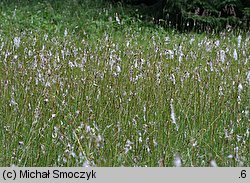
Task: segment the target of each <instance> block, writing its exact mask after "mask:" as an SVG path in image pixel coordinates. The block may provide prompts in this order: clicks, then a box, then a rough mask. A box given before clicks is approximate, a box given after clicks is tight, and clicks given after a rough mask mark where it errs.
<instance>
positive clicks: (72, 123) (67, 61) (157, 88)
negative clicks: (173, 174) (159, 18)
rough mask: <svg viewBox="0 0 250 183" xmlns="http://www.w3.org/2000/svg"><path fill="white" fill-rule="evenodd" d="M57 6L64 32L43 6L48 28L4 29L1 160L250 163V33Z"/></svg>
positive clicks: (0, 79) (25, 163) (119, 163)
mask: <svg viewBox="0 0 250 183" xmlns="http://www.w3.org/2000/svg"><path fill="white" fill-rule="evenodd" d="M86 2H87V5H86V6H87V7H91V6H90V4H91V3H93V1H86ZM88 3H90V4H88ZM88 5H89V6H88ZM91 5H93V4H91ZM31 6H35V7H36V6H39V7H40V6H42V7H43V6H45V5H43V4H39V5H35V4H32V5H31ZM71 6H73V7H74V4H73V5H72V4H71ZM45 7H47V5H46V6H45ZM56 7H62V9H61V10H62V12H63V13H64V14H65V15H67V16H65V15H64V14H60V13H59V12H61V11H54V10H53V8H56ZM51 8H52V9H51ZM51 8H50V10H48V12H47V14H49V13H50V11H53V13H54V14H58V16H57V17H55V19H53V21H58V24H59V22H61V24H62V25H61V24H59V25H61V28H60V26H59V25H58V24H55V25H54V24H52V23H49V24H48V23H46V21H45V20H44V19H42V17H43V14H39V12H33V14H35V13H37V14H36V16H34V17H33V18H34V19H35V20H36V18H37V17H40V19H39V22H41V24H42V25H43V26H41V27H39V26H38V27H36V29H32V28H30V26H29V28H27V27H22V31H19V32H18V31H17V32H15V33H13V34H9V33H8V31H7V30H8V26H10V28H11V27H12V28H13V27H14V26H17V27H18V26H23V24H24V25H25V22H26V21H27V22H28V20H27V18H23V20H22V22H23V24H22V25H19V23H16V24H14V23H15V22H14V23H13V24H8V26H2V27H0V31H1V30H2V33H0V96H1V100H0V109H1V110H0V127H1V130H0V137H1V141H0V153H1V156H0V165H1V166H11V165H15V166H85V167H89V166H176V167H180V166H182V167H183V166H210V165H211V166H250V159H249V157H250V154H249V153H250V152H249V150H250V146H249V144H250V143H249V123H250V121H249V119H250V118H249V110H250V107H249V94H250V93H249V91H250V67H249V66H250V64H249V60H250V55H249V53H250V41H249V40H250V35H249V33H241V32H239V33H237V34H236V33H228V32H226V33H220V34H219V35H215V34H211V35H207V34H195V33H189V34H186V33H177V32H175V31H171V30H170V31H169V30H163V29H162V28H156V27H152V26H145V25H142V24H141V23H140V21H137V20H135V19H133V18H129V17H127V16H125V15H124V14H122V13H121V14H119V13H118V12H123V11H125V10H124V9H123V10H122V11H120V9H119V8H121V7H118V9H115V7H110V6H108V7H107V6H100V7H99V6H97V5H95V9H86V8H85V9H84V10H86V12H87V13H90V15H93V17H95V18H93V19H91V20H89V19H88V18H87V17H89V15H88V14H87V13H86V14H85V11H84V10H82V9H79V8H78V6H76V5H75V7H74V8H73V9H72V10H71V8H70V6H66V5H65V7H64V5H62V4H60V5H59V4H58V6H55V7H54V6H51ZM82 8H84V7H82ZM14 9H15V7H13V11H14ZM45 10H46V9H45ZM45 10H44V11H45ZM90 10H91V11H90ZM114 10H117V11H114ZM118 10H119V11H118ZM13 11H10V12H11V17H12V13H13ZM46 11H47V10H46ZM26 12H27V11H26V9H22V7H20V8H17V9H16V10H15V13H16V19H18V18H19V17H20V16H21V15H25V14H26ZM54 14H53V15H54ZM49 15H50V14H49ZM4 16H7V17H5V18H7V19H6V20H9V19H10V17H9V16H8V12H7V13H6V15H4ZM51 16H52V14H51ZM70 16H73V18H75V22H80V23H79V25H78V27H77V26H75V25H73V24H74V21H68V18H70ZM21 17H29V16H21ZM60 17H61V19H60ZM58 19H59V20H58ZM60 20H62V21H60ZM80 20H86V21H84V22H82V21H80ZM0 21H2V19H0ZM13 21H14V20H13ZM64 22H65V23H64ZM0 24H1V22H0ZM5 24H6V22H5ZM37 25H40V24H37ZM47 25H50V26H49V27H48V26H47ZM53 26H54V27H53ZM49 28H51V29H49ZM10 139H11V140H10ZM177 152H178V153H177ZM211 159H212V161H211ZM215 162H216V163H215Z"/></svg>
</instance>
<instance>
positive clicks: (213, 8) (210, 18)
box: [112, 0, 250, 30]
mask: <svg viewBox="0 0 250 183" xmlns="http://www.w3.org/2000/svg"><path fill="white" fill-rule="evenodd" d="M112 2H114V3H125V4H129V5H132V6H136V7H138V9H139V10H140V13H142V14H143V15H144V16H150V17H153V18H154V20H155V22H156V23H159V22H164V24H165V25H167V26H173V27H176V28H177V29H179V30H181V29H190V30H193V29H198V30H209V29H214V28H216V29H223V28H235V27H241V28H247V29H248V28H249V27H250V0H112Z"/></svg>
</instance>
